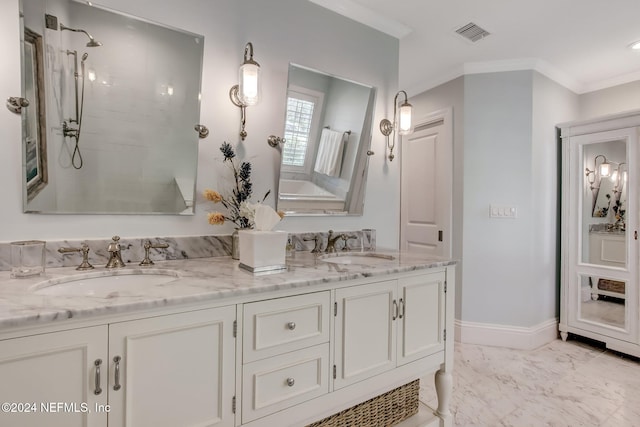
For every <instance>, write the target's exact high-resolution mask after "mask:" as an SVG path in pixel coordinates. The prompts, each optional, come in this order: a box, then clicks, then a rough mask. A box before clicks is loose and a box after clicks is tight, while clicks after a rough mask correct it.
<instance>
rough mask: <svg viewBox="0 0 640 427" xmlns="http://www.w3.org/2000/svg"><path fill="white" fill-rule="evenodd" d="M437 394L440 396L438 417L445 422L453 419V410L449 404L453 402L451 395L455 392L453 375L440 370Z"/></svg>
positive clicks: (437, 378)
mask: <svg viewBox="0 0 640 427" xmlns="http://www.w3.org/2000/svg"><path fill="white" fill-rule="evenodd" d="M435 384H436V393H437V394H438V410H437V411H436V413H437V415H438V416H440V417H441V418H442V419H444V420H445V421H446V420H447V419H450V418H451V410H450V409H449V404H450V402H451V393H452V392H453V375H451V372H446V371H444V370H442V369H440V370H439V371H438V372H436V375H435Z"/></svg>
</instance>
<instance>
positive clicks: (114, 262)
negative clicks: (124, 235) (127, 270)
mask: <svg viewBox="0 0 640 427" xmlns="http://www.w3.org/2000/svg"><path fill="white" fill-rule="evenodd" d="M119 241H120V236H113V242H111V243H109V247H108V248H107V251H109V261H107V265H106V266H105V268H120V267H125V265H126V264H125V263H124V261H122V255H121V252H120V242H119Z"/></svg>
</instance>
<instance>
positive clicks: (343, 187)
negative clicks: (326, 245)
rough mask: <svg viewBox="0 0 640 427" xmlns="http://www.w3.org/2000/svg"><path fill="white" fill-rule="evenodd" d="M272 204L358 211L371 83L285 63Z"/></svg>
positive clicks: (291, 209) (300, 210) (292, 210)
mask: <svg viewBox="0 0 640 427" xmlns="http://www.w3.org/2000/svg"><path fill="white" fill-rule="evenodd" d="M286 100H287V101H286V102H287V103H286V115H285V120H284V122H285V123H284V132H283V136H284V138H285V141H286V142H285V143H284V145H283V146H282V162H281V167H280V180H279V182H278V209H279V210H282V211H285V212H286V213H287V215H324V214H331V215H362V210H363V202H364V187H365V184H366V167H367V165H368V158H367V157H368V156H367V154H366V153H367V151H368V149H369V142H370V138H371V131H372V116H373V108H374V101H375V89H374V88H372V87H371V86H367V85H364V84H361V83H357V82H353V81H350V80H346V79H343V78H340V77H336V76H333V75H330V74H327V73H324V72H320V71H317V70H313V69H310V68H307V67H303V66H300V65H295V64H290V65H289V81H288V85H287V96H286Z"/></svg>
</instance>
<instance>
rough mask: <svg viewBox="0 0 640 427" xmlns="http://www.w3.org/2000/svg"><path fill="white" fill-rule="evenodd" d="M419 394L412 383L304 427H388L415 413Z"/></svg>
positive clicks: (417, 388) (415, 383) (418, 382)
mask: <svg viewBox="0 0 640 427" xmlns="http://www.w3.org/2000/svg"><path fill="white" fill-rule="evenodd" d="M419 391H420V380H415V381H412V382H410V383H408V384H405V385H403V386H401V387H398V388H396V389H393V390H391V391H388V392H386V393H384V394H381V395H380V396H376V397H374V398H373V399H369V400H367V401H366V402H362V403H360V404H358V405H355V406H352V407H351V408H348V409H345V410H344V411H342V412H338V413H337V414H334V415H332V416H330V417H327V418H325V419H323V420H320V421H317V422H315V423H313V424H309V425H308V426H307V427H389V426H392V425H395V424H397V423H399V422H400V421H402V420H404V419H407V418H409V417H410V416H412V415H415V414H416V413H418V393H419Z"/></svg>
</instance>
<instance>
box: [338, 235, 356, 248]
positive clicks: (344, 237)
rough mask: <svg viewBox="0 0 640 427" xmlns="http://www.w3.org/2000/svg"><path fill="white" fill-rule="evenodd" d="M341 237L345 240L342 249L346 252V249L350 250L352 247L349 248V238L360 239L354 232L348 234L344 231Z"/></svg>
mask: <svg viewBox="0 0 640 427" xmlns="http://www.w3.org/2000/svg"><path fill="white" fill-rule="evenodd" d="M340 238H341V239H342V241H343V243H344V244H343V246H342V250H343V251H344V252H346V251H349V250H350V249H349V245H348V241H349V240H357V239H358V236H356V235H354V234H351V235H347V234H344V233H343V234H341V235H340Z"/></svg>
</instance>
